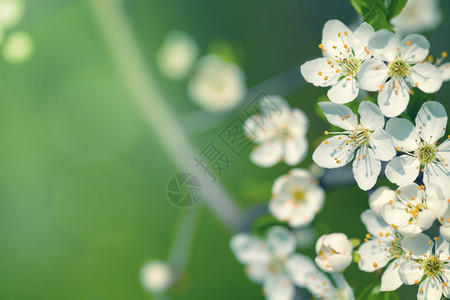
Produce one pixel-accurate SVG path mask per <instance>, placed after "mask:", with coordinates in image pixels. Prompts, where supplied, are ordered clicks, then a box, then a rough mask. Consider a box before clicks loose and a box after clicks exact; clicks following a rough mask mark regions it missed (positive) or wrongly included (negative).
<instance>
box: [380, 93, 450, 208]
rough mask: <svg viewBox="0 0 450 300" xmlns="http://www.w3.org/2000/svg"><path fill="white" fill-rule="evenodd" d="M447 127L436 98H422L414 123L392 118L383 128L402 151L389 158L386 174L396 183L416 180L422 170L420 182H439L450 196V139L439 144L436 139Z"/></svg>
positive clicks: (404, 183) (400, 183) (442, 111)
mask: <svg viewBox="0 0 450 300" xmlns="http://www.w3.org/2000/svg"><path fill="white" fill-rule="evenodd" d="M446 128H447V113H446V111H445V108H444V106H443V105H442V104H441V103H439V102H436V101H429V102H425V103H424V104H423V105H422V107H421V108H420V110H419V112H418V113H417V117H416V126H414V125H413V124H412V123H411V122H410V121H408V120H406V119H400V118H392V119H390V120H389V121H388V122H387V124H386V131H387V132H388V133H389V134H390V135H391V136H392V138H393V141H394V145H395V146H396V147H397V150H398V151H401V152H404V154H402V155H400V156H397V157H395V158H394V159H392V160H391V161H390V162H389V163H388V164H387V166H386V170H385V174H386V177H387V178H388V179H389V180H390V181H391V182H392V183H395V184H397V185H399V186H402V185H407V184H409V183H411V182H414V180H416V178H417V176H418V175H419V172H420V171H422V172H423V182H424V184H425V185H428V184H429V183H436V184H438V185H439V186H440V187H441V189H442V191H443V192H444V195H445V197H446V199H449V198H450V189H449V188H448V186H449V182H450V170H449V166H448V162H449V161H450V140H449V139H447V140H446V141H445V142H443V143H442V144H440V145H437V144H436V143H437V141H438V140H439V139H440V138H441V137H442V136H444V134H445V131H446Z"/></svg>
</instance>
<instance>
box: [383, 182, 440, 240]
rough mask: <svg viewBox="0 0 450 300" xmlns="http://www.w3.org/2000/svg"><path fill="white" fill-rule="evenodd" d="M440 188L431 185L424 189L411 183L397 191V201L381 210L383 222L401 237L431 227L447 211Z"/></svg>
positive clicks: (389, 203)
mask: <svg viewBox="0 0 450 300" xmlns="http://www.w3.org/2000/svg"><path fill="white" fill-rule="evenodd" d="M447 206H448V204H447V200H446V199H445V198H444V195H443V194H442V191H441V188H440V187H439V186H438V185H436V184H433V183H429V184H428V185H427V186H426V187H424V186H423V185H420V186H419V185H417V184H415V183H411V184H409V185H405V186H401V187H399V188H398V189H397V199H396V200H394V201H392V200H390V201H389V202H388V203H387V204H385V205H384V206H383V208H382V214H383V218H384V220H385V221H386V222H387V223H388V224H392V226H393V227H395V228H396V229H397V230H398V231H399V232H400V233H401V234H403V235H415V234H418V233H420V232H422V231H424V230H427V229H428V228H430V227H431V225H433V222H434V221H435V220H436V219H438V218H441V217H442V215H443V214H444V213H445V211H446V210H447Z"/></svg>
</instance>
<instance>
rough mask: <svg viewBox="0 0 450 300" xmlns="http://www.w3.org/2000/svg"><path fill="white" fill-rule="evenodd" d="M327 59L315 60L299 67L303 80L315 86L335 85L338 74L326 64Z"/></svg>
mask: <svg viewBox="0 0 450 300" xmlns="http://www.w3.org/2000/svg"><path fill="white" fill-rule="evenodd" d="M328 61H330V59H329V58H325V57H322V58H316V59H313V60H310V61H307V62H305V63H304V64H303V65H301V67H300V72H301V73H302V76H303V78H305V80H306V81H307V82H309V83H312V84H314V85H315V86H330V85H333V84H336V82H337V81H338V79H339V77H340V74H338V73H336V69H333V68H331V65H330V64H328Z"/></svg>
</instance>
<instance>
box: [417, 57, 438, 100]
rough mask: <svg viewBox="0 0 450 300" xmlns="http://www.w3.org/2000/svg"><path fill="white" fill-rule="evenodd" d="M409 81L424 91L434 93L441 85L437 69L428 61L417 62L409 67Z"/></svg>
mask: <svg viewBox="0 0 450 300" xmlns="http://www.w3.org/2000/svg"><path fill="white" fill-rule="evenodd" d="M410 79H411V82H412V84H413V85H414V86H416V87H418V88H419V89H421V90H422V91H423V92H425V93H435V92H437V91H439V89H440V88H441V86H442V76H441V73H440V72H439V70H438V69H437V68H436V67H435V66H433V65H432V64H429V63H418V64H416V65H415V66H414V67H412V68H411V75H410Z"/></svg>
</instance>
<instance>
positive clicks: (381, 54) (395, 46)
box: [369, 29, 400, 61]
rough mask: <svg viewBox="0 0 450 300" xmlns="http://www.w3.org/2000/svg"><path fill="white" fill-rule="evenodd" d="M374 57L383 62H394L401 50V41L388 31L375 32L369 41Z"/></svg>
mask: <svg viewBox="0 0 450 300" xmlns="http://www.w3.org/2000/svg"><path fill="white" fill-rule="evenodd" d="M369 49H370V50H371V51H372V55H373V56H374V57H375V58H378V59H380V60H383V61H393V60H395V58H396V57H397V55H398V53H399V50H400V40H399V39H398V37H397V36H396V35H395V34H394V33H392V32H390V31H389V30H387V29H381V30H379V31H377V32H375V33H374V34H373V35H372V37H371V38H370V40H369Z"/></svg>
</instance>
